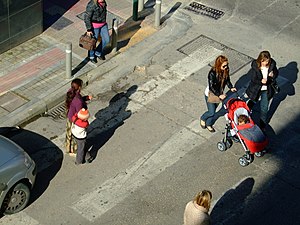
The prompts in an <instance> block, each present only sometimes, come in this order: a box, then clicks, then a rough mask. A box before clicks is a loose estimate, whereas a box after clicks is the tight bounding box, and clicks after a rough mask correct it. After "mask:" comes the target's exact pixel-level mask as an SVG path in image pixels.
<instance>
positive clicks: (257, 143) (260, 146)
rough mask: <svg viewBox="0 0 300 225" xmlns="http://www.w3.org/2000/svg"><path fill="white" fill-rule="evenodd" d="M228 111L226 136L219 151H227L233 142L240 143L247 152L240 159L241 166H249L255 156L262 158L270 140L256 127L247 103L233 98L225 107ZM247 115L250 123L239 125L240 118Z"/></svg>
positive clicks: (220, 143)
mask: <svg viewBox="0 0 300 225" xmlns="http://www.w3.org/2000/svg"><path fill="white" fill-rule="evenodd" d="M224 107H225V109H227V113H226V114H225V118H226V120H227V122H228V123H227V124H226V127H225V136H224V138H223V140H222V141H221V142H218V145H217V146H218V149H219V150H220V151H226V150H227V149H228V148H230V147H231V146H232V143H233V141H235V142H240V143H241V144H242V146H243V148H244V150H245V154H244V155H243V156H242V157H240V158H239V164H240V165H241V166H247V165H249V164H250V163H251V162H253V160H254V156H253V155H255V156H256V157H262V156H263V155H264V153H265V152H266V151H265V148H266V147H267V145H268V139H267V137H266V136H265V134H264V133H263V132H262V131H261V129H260V128H259V127H258V126H257V125H255V123H254V122H253V120H252V119H251V117H250V110H249V108H248V106H247V104H246V102H245V101H243V100H241V99H239V98H231V99H229V100H228V102H227V103H226V105H225V106H224ZM240 115H246V116H247V117H248V118H249V121H250V122H249V123H246V124H243V125H238V117H239V116H240Z"/></svg>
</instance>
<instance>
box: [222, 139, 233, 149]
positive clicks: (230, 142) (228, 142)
mask: <svg viewBox="0 0 300 225" xmlns="http://www.w3.org/2000/svg"><path fill="white" fill-rule="evenodd" d="M223 143H225V145H226V149H229V148H230V147H231V146H232V144H233V141H232V140H231V139H229V138H227V139H226V141H225V138H223Z"/></svg>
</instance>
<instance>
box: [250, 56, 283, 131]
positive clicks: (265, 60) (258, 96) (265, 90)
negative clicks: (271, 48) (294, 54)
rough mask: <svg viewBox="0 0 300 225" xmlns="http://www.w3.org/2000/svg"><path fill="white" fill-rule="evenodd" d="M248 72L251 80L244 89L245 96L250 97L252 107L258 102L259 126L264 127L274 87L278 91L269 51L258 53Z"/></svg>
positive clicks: (273, 61) (273, 64) (275, 72)
mask: <svg viewBox="0 0 300 225" xmlns="http://www.w3.org/2000/svg"><path fill="white" fill-rule="evenodd" d="M249 74H250V77H251V80H250V83H249V86H248V88H247V89H246V97H248V98H250V100H249V101H248V106H249V108H250V109H252V107H253V105H254V104H255V103H257V102H258V101H259V102H260V127H261V128H262V129H264V128H265V126H266V124H267V123H268V118H267V113H268V110H269V102H270V100H271V98H273V96H274V94H275V89H277V90H276V91H278V87H277V83H276V78H277V77H278V69H277V67H276V62H275V60H274V59H272V58H271V54H270V52H268V51H262V52H261V53H259V55H258V57H257V59H256V60H254V61H253V62H252V64H251V70H250V71H249Z"/></svg>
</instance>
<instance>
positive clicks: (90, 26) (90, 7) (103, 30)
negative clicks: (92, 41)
mask: <svg viewBox="0 0 300 225" xmlns="http://www.w3.org/2000/svg"><path fill="white" fill-rule="evenodd" d="M106 6H107V4H106V1H105V0H90V1H89V3H88V4H87V6H86V14H85V17H84V23H85V26H86V29H87V32H86V33H87V34H88V35H90V36H94V37H95V38H96V40H98V37H99V35H100V36H101V43H100V44H99V45H98V46H97V47H96V49H95V50H90V51H89V52H88V55H89V59H90V61H91V62H92V63H97V58H99V59H101V60H105V55H104V52H103V50H104V48H105V46H106V45H107V44H108V42H109V33H108V26H107V23H106V15H107V9H106Z"/></svg>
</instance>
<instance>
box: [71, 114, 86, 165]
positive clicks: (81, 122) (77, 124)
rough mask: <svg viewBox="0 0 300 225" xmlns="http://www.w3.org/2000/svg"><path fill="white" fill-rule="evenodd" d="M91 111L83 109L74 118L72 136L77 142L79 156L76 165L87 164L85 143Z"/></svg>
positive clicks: (77, 155)
mask: <svg viewBox="0 0 300 225" xmlns="http://www.w3.org/2000/svg"><path fill="white" fill-rule="evenodd" d="M89 117H90V114H89V111H88V110H87V109H85V108H82V109H81V110H80V111H79V112H78V113H76V114H75V115H74V116H73V117H72V122H73V124H72V135H73V137H74V138H75V140H76V142H77V154H76V161H75V164H76V165H79V164H83V163H84V162H85V149H84V147H85V142H86V137H87V132H86V130H87V127H88V126H89V121H88V118H89Z"/></svg>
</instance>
